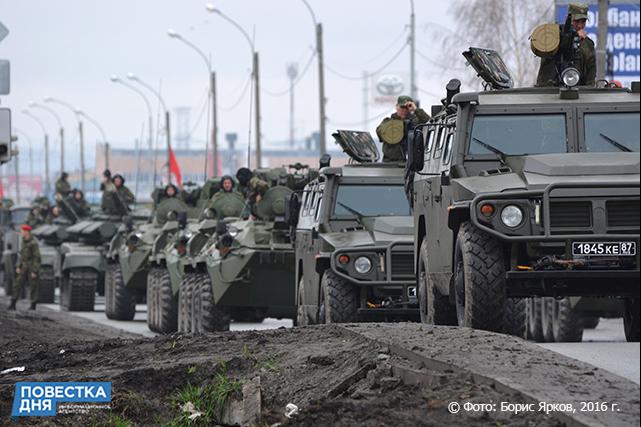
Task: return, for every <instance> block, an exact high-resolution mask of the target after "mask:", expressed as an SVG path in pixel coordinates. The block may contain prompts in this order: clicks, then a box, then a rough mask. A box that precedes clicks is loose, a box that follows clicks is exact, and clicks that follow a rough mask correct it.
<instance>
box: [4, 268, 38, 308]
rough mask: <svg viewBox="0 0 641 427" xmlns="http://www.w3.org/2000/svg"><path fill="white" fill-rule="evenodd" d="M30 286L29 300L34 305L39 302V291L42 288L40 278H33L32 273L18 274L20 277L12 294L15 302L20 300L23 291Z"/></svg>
mask: <svg viewBox="0 0 641 427" xmlns="http://www.w3.org/2000/svg"><path fill="white" fill-rule="evenodd" d="M27 284H28V285H29V299H30V300H31V303H32V304H35V303H37V302H38V290H39V288H40V277H36V278H35V279H34V278H32V277H31V273H30V272H25V271H22V272H20V274H18V277H16V281H15V282H14V284H13V289H12V291H13V292H12V293H11V297H12V298H13V299H15V300H19V299H20V297H21V295H22V289H23V288H24V287H25V286H26V285H27Z"/></svg>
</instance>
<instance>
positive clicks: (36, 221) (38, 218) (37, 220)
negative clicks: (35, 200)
mask: <svg viewBox="0 0 641 427" xmlns="http://www.w3.org/2000/svg"><path fill="white" fill-rule="evenodd" d="M26 223H27V224H28V225H30V226H31V227H32V228H36V227H38V226H39V225H42V224H44V223H45V220H44V218H43V217H42V212H41V211H40V205H38V204H34V205H32V206H31V211H29V215H28V216H27V222H26Z"/></svg>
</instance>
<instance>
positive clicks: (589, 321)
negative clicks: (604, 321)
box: [583, 316, 601, 329]
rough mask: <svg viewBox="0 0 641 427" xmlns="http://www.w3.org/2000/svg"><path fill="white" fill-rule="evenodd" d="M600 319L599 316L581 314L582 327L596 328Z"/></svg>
mask: <svg viewBox="0 0 641 427" xmlns="http://www.w3.org/2000/svg"><path fill="white" fill-rule="evenodd" d="M600 321H601V318H600V317H599V316H583V328H584V329H596V327H597V326H599V322H600Z"/></svg>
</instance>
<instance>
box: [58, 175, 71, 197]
mask: <svg viewBox="0 0 641 427" xmlns="http://www.w3.org/2000/svg"><path fill="white" fill-rule="evenodd" d="M70 192H71V185H69V183H68V182H67V181H65V180H64V179H62V178H60V179H58V181H56V193H59V194H61V195H62V196H63V197H67V195H68V194H69V193H70Z"/></svg>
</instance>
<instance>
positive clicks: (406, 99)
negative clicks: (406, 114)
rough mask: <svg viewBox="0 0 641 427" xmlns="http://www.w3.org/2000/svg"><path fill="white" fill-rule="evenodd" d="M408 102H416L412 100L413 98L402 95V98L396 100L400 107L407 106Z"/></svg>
mask: <svg viewBox="0 0 641 427" xmlns="http://www.w3.org/2000/svg"><path fill="white" fill-rule="evenodd" d="M408 102H414V100H413V99H412V97H411V96H407V95H401V96H399V97H398V98H397V99H396V103H397V104H398V105H405V104H407V103H408Z"/></svg>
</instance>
